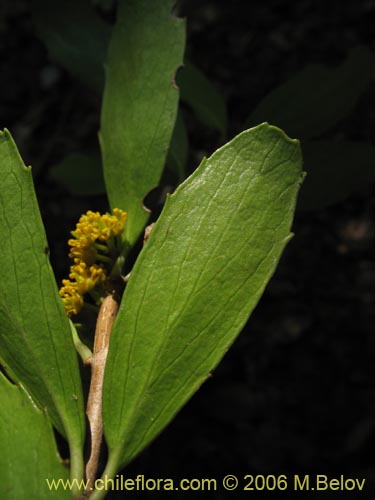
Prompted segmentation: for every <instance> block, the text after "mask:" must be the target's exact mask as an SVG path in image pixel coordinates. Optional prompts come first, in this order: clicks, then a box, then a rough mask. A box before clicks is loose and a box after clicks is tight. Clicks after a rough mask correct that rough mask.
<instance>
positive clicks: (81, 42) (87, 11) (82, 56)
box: [32, 0, 111, 93]
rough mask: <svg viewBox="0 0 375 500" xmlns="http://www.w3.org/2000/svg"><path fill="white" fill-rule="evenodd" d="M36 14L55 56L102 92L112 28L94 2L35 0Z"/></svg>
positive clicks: (40, 33) (39, 29)
mask: <svg viewBox="0 0 375 500" xmlns="http://www.w3.org/2000/svg"><path fill="white" fill-rule="evenodd" d="M32 13H33V21H34V24H35V27H36V31H37V35H38V36H39V37H40V38H41V39H42V40H43V42H44V43H45V44H46V46H47V48H48V52H49V55H50V57H51V59H54V60H55V61H57V62H58V63H59V64H61V66H63V67H64V68H65V69H67V70H68V71H69V72H70V73H72V75H74V76H75V77H77V78H78V79H79V80H81V81H82V82H83V83H85V84H87V85H88V86H89V87H91V88H92V89H93V90H95V91H97V92H100V93H101V92H102V90H103V86H104V61H105V57H106V54H107V47H108V42H109V37H110V33H111V27H110V26H109V25H108V24H107V23H105V22H104V21H103V20H102V19H101V18H100V17H99V16H98V15H97V14H96V13H95V11H94V9H93V7H92V5H91V1H90V0H54V1H53V2H51V1H50V0H33V2H32Z"/></svg>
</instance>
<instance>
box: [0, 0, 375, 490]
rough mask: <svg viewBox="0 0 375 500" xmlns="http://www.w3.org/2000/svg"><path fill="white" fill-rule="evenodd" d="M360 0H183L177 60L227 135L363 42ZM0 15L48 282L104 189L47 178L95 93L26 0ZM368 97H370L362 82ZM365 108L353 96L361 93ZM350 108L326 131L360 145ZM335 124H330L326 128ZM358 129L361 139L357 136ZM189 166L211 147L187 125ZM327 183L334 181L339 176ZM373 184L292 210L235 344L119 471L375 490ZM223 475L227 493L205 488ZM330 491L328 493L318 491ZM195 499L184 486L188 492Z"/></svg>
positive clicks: (93, 107)
mask: <svg viewBox="0 0 375 500" xmlns="http://www.w3.org/2000/svg"><path fill="white" fill-rule="evenodd" d="M373 9H374V2H373V1H365V0H364V1H359V2H343V1H340V0H331V1H330V0H328V1H327V2H314V1H312V0H301V1H299V2H288V1H286V0H279V1H277V0H272V1H268V2H265V1H263V2H261V1H255V2H249V1H245V0H237V1H232V2H226V1H213V0H212V1H208V0H204V1H201V0H200V1H198V0H192V1H187V0H185V1H184V2H182V4H181V7H180V11H181V13H182V14H184V15H186V16H187V19H188V24H187V26H188V41H187V55H188V57H189V59H190V60H191V61H193V62H194V63H195V64H196V65H197V66H198V67H199V68H201V69H202V70H203V71H204V72H205V74H206V75H207V76H208V78H210V80H211V81H212V82H213V83H214V84H215V85H216V87H217V88H218V89H219V90H220V91H221V92H222V94H223V95H224V96H225V99H226V102H227V106H228V113H229V127H228V137H229V138H230V137H232V136H233V135H235V134H236V133H238V132H239V131H240V130H241V128H243V123H244V121H245V118H246V116H247V115H248V114H249V112H250V111H251V110H252V109H253V108H254V107H255V105H256V104H257V103H258V102H259V100H260V99H261V98H262V97H264V96H265V95H266V94H267V93H268V92H269V91H270V90H272V89H273V88H274V87H275V86H277V85H278V84H280V83H281V82H283V81H285V80H286V79H288V77H289V76H290V75H292V74H293V73H295V72H296V71H297V70H299V69H302V68H303V67H304V66H305V65H306V64H307V63H311V62H318V63H325V64H334V63H337V62H339V61H340V60H342V58H343V57H344V56H345V54H346V53H347V51H348V49H350V48H351V47H354V46H356V45H358V44H365V45H367V46H369V47H371V48H374V36H373V25H374V24H373V21H374V17H373V14H374V12H373ZM1 10H2V16H1V20H0V37H1V43H0V57H1V64H2V70H1V76H0V81H1V96H0V126H1V128H3V127H7V128H9V129H10V130H11V132H12V134H13V135H14V137H15V139H16V142H17V144H18V146H19V148H20V151H21V154H22V156H23V158H24V160H25V162H26V163H27V164H32V165H33V166H35V170H36V174H37V175H36V189H37V194H38V199H39V202H40V207H41V211H42V216H43V219H44V221H45V224H46V230H47V235H48V239H49V241H50V244H51V259H52V264H53V266H54V269H55V271H56V276H57V279H58V280H60V279H61V277H62V276H64V274H66V269H67V266H68V263H67V257H66V253H67V249H66V239H67V235H68V233H69V230H70V229H71V228H72V226H73V225H74V223H75V221H76V220H77V217H78V216H79V215H80V214H81V213H82V212H84V211H85V210H87V209H94V210H96V209H98V210H102V209H103V208H104V209H105V208H106V200H105V199H104V198H103V197H100V196H98V197H93V198H79V197H73V196H71V195H69V194H68V193H67V192H66V191H65V190H64V189H63V188H62V187H61V186H59V185H57V184H55V183H53V182H52V181H51V180H50V179H49V177H48V169H49V168H50V166H51V165H53V164H54V163H56V162H57V161H59V160H60V159H61V158H63V157H64V156H65V155H66V154H67V153H68V152H71V151H75V150H79V149H84V148H87V147H89V146H90V145H91V144H92V143H94V142H95V141H96V133H97V130H98V128H99V110H100V102H99V101H98V99H97V98H96V96H95V95H94V94H93V93H92V92H90V91H88V90H87V89H86V88H85V87H84V86H83V85H81V84H80V83H79V82H77V81H75V80H74V79H73V78H72V77H71V76H70V75H69V74H68V73H67V72H66V71H65V70H64V69H62V68H61V67H59V66H58V65H57V64H55V63H54V62H52V61H50V60H49V59H48V54H47V52H46V50H45V48H44V46H43V45H42V43H41V42H40V41H39V40H38V39H37V38H36V37H35V34H34V32H33V26H32V22H31V18H30V5H29V2H27V1H23V0H20V1H14V2H10V1H8V2H4V4H3V5H2V7H1ZM370 90H371V92H369V93H368V96H371V97H368V98H369V99H370V101H369V102H371V103H374V97H373V96H374V93H373V90H374V88H372V89H370ZM366 102H367V101H366ZM370 112H371V109H370V108H369V107H368V106H366V105H365V103H364V102H363V101H362V102H361V103H359V105H358V106H357V109H356V110H355V111H354V112H353V113H352V115H351V116H349V117H348V119H347V120H345V122H344V123H343V124H342V128H341V129H339V131H338V132H339V133H342V134H343V136H345V137H346V136H350V133H351V132H350V131H351V130H352V129H353V127H355V130H356V137H358V138H359V139H361V138H365V139H367V140H368V138H371V135H372V134H371V132H372V131H373V130H374V127H373V126H374V125H375V119H374V116H373V114H371V113H370ZM338 132H337V131H336V133H338ZM372 138H373V135H372ZM189 140H190V145H191V153H190V157H189V161H190V164H189V169H190V170H192V169H193V168H194V167H195V166H196V164H197V161H198V159H199V158H200V157H201V156H202V154H203V153H206V154H210V153H211V152H212V151H213V150H214V149H215V148H216V147H217V146H218V145H219V142H220V139H219V137H218V136H217V135H216V134H215V133H213V132H212V131H207V130H205V128H204V127H203V126H202V125H200V124H199V123H196V122H194V119H193V118H189ZM338 182H339V179H338ZM373 195H374V191H373V186H367V187H364V188H363V189H362V190H360V191H356V192H353V193H351V194H350V196H348V198H347V199H346V200H345V201H343V202H341V203H339V204H335V205H333V206H329V207H326V208H323V209H319V210H315V211H309V212H297V214H296V219H295V223H294V227H293V231H294V233H295V237H294V239H293V240H292V241H291V243H290V244H289V245H288V247H287V249H286V251H285V252H284V255H283V257H282V259H281V261H280V264H279V266H278V269H277V272H276V274H275V275H274V277H273V278H272V280H271V282H270V284H269V286H268V287H267V289H266V292H265V294H264V296H263V298H262V299H261V301H260V303H259V305H258V307H257V308H256V310H255V312H254V313H253V315H252V316H251V318H250V319H249V321H248V323H247V325H246V327H245V328H244V330H243V332H242V333H241V334H240V336H239V338H238V340H237V341H236V342H235V343H234V345H233V347H232V348H231V350H230V351H229V353H228V354H227V355H226V357H225V358H224V359H223V361H222V362H221V364H220V365H219V367H218V368H217V369H216V370H215V371H214V373H213V374H212V377H211V378H210V379H209V380H208V381H207V382H206V383H205V384H204V386H203V387H202V388H201V389H200V390H199V392H198V393H197V394H196V395H195V396H194V397H193V398H192V400H191V401H190V402H189V403H188V404H187V405H186V406H185V407H184V408H183V409H182V410H181V411H180V413H179V414H178V415H177V417H176V418H175V420H174V421H173V422H172V423H171V424H170V425H169V427H168V428H167V429H166V430H165V431H164V432H163V433H162V435H161V436H160V437H159V438H157V439H156V440H155V442H154V443H153V444H152V445H151V446H150V447H149V448H148V449H147V450H145V451H144V452H143V453H142V454H141V455H140V456H139V457H138V458H137V459H136V460H135V461H134V462H133V463H132V464H130V466H129V467H128V468H127V470H126V471H124V472H123V474H124V475H125V476H126V477H130V478H135V477H136V476H137V475H138V474H143V475H144V476H145V478H173V479H174V480H176V481H177V480H178V479H179V478H216V479H217V480H218V485H219V486H218V490H217V491H216V492H205V493H201V494H204V497H205V498H215V499H226V498H237V497H238V496H242V495H246V496H247V495H250V496H251V495H255V496H256V498H259V497H262V498H263V497H267V498H268V497H269V498H274V497H277V498H284V499H289V498H294V497H298V498H309V499H315V498H317V499H319V500H320V499H324V498H327V497H328V495H329V492H328V491H319V492H316V491H310V492H299V493H298V492H294V491H292V489H291V486H290V487H288V489H287V490H286V491H284V492H276V491H268V492H264V491H263V492H261V491H258V492H257V491H245V492H242V491H240V490H242V489H243V488H242V487H243V486H244V485H245V484H246V483H247V482H249V479H248V480H245V479H244V477H245V476H246V475H253V476H256V475H274V476H278V475H281V474H285V475H286V476H287V478H288V481H289V484H290V485H291V484H292V480H293V476H294V475H295V474H300V475H301V477H302V476H303V475H304V474H310V475H311V476H315V475H316V474H325V475H327V476H329V477H330V478H339V477H340V475H344V476H345V477H348V478H349V477H350V478H359V479H361V478H365V479H366V485H365V490H364V492H362V493H361V494H359V493H355V492H354V493H353V492H351V491H338V492H335V498H340V499H346V498H348V499H349V498H350V499H352V498H357V497H358V498H373V495H374V492H375V472H374V471H375V467H374V466H375V463H374V453H373V449H374V444H375V443H374V419H375V403H374V401H375V386H374V380H375V376H374V375H375V373H374V366H375V363H374V360H375V355H374V352H375V340H374V330H373V328H374V327H373V325H374V319H375V318H374V290H375V269H374V260H373V257H374V234H373V222H374V217H373V215H374V211H373V210H374V196H373ZM227 474H235V475H236V476H238V478H239V480H240V486H239V488H238V489H237V490H236V492H231V491H225V489H224V488H223V487H222V486H220V481H221V479H222V478H223V477H224V476H225V475H227ZM191 494H193V493H190V494H189V493H188V492H186V493H180V492H169V493H167V492H163V491H150V492H145V491H140V492H136V491H133V492H131V493H127V494H125V493H120V492H118V493H112V494H110V495H109V496H108V498H113V499H115V498H122V497H124V498H126V497H127V496H129V497H130V496H131V498H133V499H138V498H139V499H141V498H142V499H143V498H152V499H158V498H164V497H165V496H167V497H168V498H171V499H172V498H173V499H174V498H176V499H177V498H180V497H182V498H189V495H191ZM331 494H332V493H331ZM196 495H198V492H194V496H196Z"/></svg>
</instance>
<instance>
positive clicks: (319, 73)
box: [246, 46, 374, 139]
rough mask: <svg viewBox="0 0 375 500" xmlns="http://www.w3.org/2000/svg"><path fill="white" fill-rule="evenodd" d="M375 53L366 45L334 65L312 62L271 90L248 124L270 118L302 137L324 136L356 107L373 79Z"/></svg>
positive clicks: (287, 130)
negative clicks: (330, 66) (333, 66)
mask: <svg viewBox="0 0 375 500" xmlns="http://www.w3.org/2000/svg"><path fill="white" fill-rule="evenodd" d="M373 67H374V56H373V54H372V53H371V51H370V50H369V49H367V48H366V47H362V46H360V47H357V48H355V49H353V50H351V51H350V52H349V55H348V57H347V58H346V59H345V61H344V62H343V63H342V64H341V65H340V66H337V67H335V68H328V67H325V66H322V65H319V64H311V65H309V66H307V67H306V68H305V69H303V70H302V71H301V72H300V73H298V74H297V75H295V76H294V77H293V78H291V79H290V80H289V81H288V82H286V83H284V84H283V85H280V86H279V87H277V88H276V89H275V90H273V91H272V92H271V93H269V94H268V95H267V96H266V97H265V98H264V99H263V100H262V101H261V102H260V103H259V104H258V106H257V107H256V108H255V110H254V111H253V112H252V113H251V115H250V116H249V118H248V120H247V121H246V124H247V126H251V125H255V124H257V123H260V122H262V121H265V120H266V121H269V122H272V123H275V125H277V126H279V127H281V128H283V129H284V130H285V131H286V132H287V133H288V134H290V135H292V136H294V137H300V138H306V139H309V138H312V137H317V136H319V135H322V134H323V133H324V132H326V131H327V130H329V129H330V128H332V127H333V126H334V125H335V124H336V123H337V122H338V121H339V120H341V119H343V118H345V116H346V115H347V114H348V113H349V112H350V111H351V110H352V109H353V108H354V106H355V104H356V102H357V100H358V98H359V96H360V95H361V94H362V92H363V91H364V89H365V88H366V86H367V84H368V83H369V81H370V80H371V79H372V78H373V71H371V68H373Z"/></svg>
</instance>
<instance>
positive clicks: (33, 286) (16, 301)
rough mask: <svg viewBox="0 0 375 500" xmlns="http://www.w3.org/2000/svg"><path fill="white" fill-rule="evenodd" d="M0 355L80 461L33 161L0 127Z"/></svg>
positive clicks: (61, 316) (75, 394) (74, 366)
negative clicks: (30, 165) (28, 160)
mask: <svg viewBox="0 0 375 500" xmlns="http://www.w3.org/2000/svg"><path fill="white" fill-rule="evenodd" d="M0 175H1V188H0V234H1V240H2V276H1V282H0V359H1V360H2V362H3V364H4V365H5V366H6V368H7V370H8V373H10V375H11V376H12V378H14V379H15V380H17V381H19V382H21V383H22V385H23V386H25V388H26V389H27V391H28V392H29V393H30V394H31V396H32V398H33V400H34V401H35V402H36V403H37V404H38V406H39V407H40V408H43V409H45V410H46V411H47V412H48V415H49V416H50V418H51V419H52V421H53V424H54V425H55V426H56V428H57V429H58V430H59V431H60V432H61V433H62V434H63V435H65V436H66V437H67V439H68V441H69V443H70V446H71V452H72V462H73V469H74V473H76V472H77V473H79V472H80V471H79V469H80V467H82V463H81V461H82V459H81V448H82V442H83V436H84V427H85V416H84V412H83V396H82V389H81V382H80V374H79V369H78V361H77V356H76V352H75V349H74V346H73V341H72V337H71V332H70V326H69V321H68V318H67V316H66V314H65V311H64V307H63V304H62V301H61V299H60V297H59V295H58V291H57V287H56V282H55V278H54V275H53V272H52V269H51V266H50V263H49V258H48V243H47V240H46V236H45V233H44V228H43V223H42V220H41V217H40V213H39V209H38V204H37V201H36V197H35V192H34V187H33V182H32V176H31V169H30V168H26V167H25V166H24V164H23V162H22V159H21V157H20V156H19V153H18V151H17V148H16V146H15V144H14V142H13V139H12V137H11V135H10V133H9V132H8V131H7V130H5V131H4V132H0Z"/></svg>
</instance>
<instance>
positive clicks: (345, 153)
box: [297, 141, 375, 210]
mask: <svg viewBox="0 0 375 500" xmlns="http://www.w3.org/2000/svg"><path fill="white" fill-rule="evenodd" d="M302 150H303V157H304V160H305V170H306V172H307V177H306V180H305V182H304V183H303V186H302V189H301V193H300V196H299V198H298V205H297V206H298V208H299V209H302V210H314V209H317V208H323V207H326V206H328V205H333V204H334V203H338V202H339V201H342V200H344V199H345V198H347V197H348V196H350V195H351V194H353V193H355V192H356V191H357V190H359V189H361V188H363V187H366V186H368V185H370V184H371V183H373V182H375V149H374V147H373V146H371V145H370V144H366V143H361V142H350V141H340V142H339V141H338V142H334V141H311V142H306V143H305V142H304V143H303V145H302Z"/></svg>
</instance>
